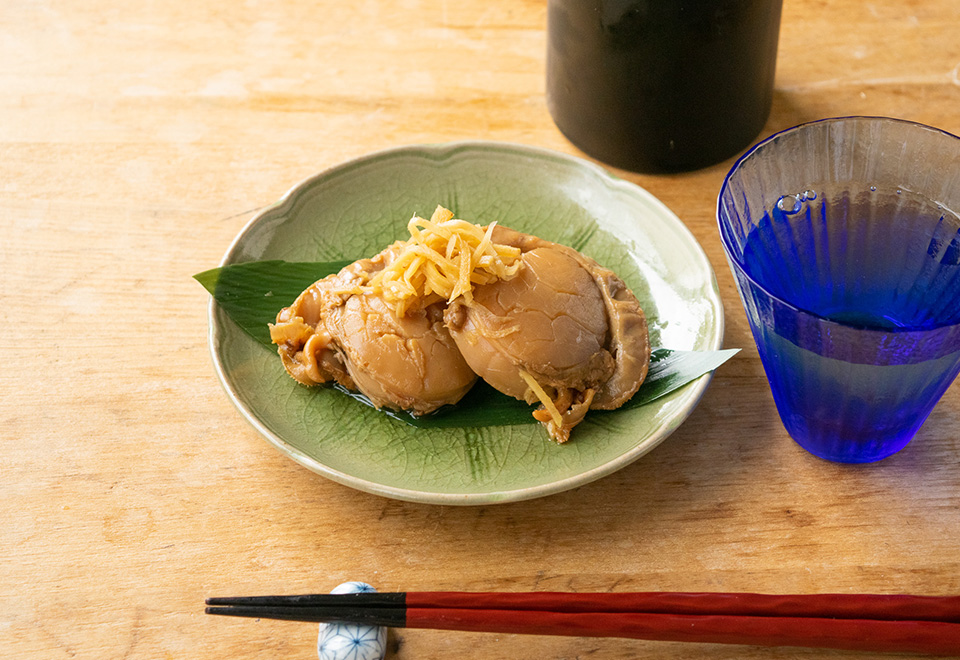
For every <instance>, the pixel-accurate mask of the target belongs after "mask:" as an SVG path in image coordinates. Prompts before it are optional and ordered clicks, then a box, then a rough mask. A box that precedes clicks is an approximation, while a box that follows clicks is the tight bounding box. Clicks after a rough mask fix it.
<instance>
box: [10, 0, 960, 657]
mask: <svg viewBox="0 0 960 660" xmlns="http://www.w3.org/2000/svg"><path fill="white" fill-rule="evenodd" d="M545 5H546V3H545V2H544V1H543V0H525V1H520V2H518V1H517V0H489V1H487V2H471V3H456V2H446V1H442V0H405V1H403V2H388V1H386V0H369V1H367V2H362V3H344V2H327V1H321V2H306V1H303V0H289V1H287V2H277V1H271V0H247V1H246V2H235V1H233V0H204V1H202V2H198V1H195V0H194V1H186V0H167V1H164V2H111V1H109V0H91V1H89V2H66V1H63V0H47V1H41V0H6V1H5V2H3V3H0V90H2V93H0V221H2V227H3V235H2V240H0V275H2V282H3V291H2V307H0V318H2V322H3V329H2V337H3V339H2V341H0V364H2V372H0V373H2V380H0V387H2V390H0V420H2V429H3V438H2V448H0V470H2V472H0V475H2V476H0V501H2V502H3V506H2V509H0V529H2V537H0V539H2V540H0V544H2V546H0V547H2V557H3V558H2V561H0V585H2V587H0V640H2V641H0V649H2V655H3V656H4V657H10V658H37V659H39V658H44V659H55V658H91V659H96V660H103V659H118V660H119V659H120V658H125V659H135V658H144V659H150V660H158V659H165V658H191V659H196V658H224V659H227V658H229V659H231V660H236V659H238V658H265V659H266V658H270V659H271V660H273V659H276V658H312V657H316V650H315V643H316V629H315V626H314V625H312V624H296V623H285V622H270V621H255V620H247V621H237V620H227V619H221V618H214V617H210V616H206V615H204V614H203V613H202V605H203V599H204V597H205V596H208V595H211V594H221V595H223V594H242V593H247V594H253V593H262V592H271V591H280V592H291V593H295V592H303V591H326V590H329V589H331V588H333V587H334V586H335V585H336V584H338V583H339V582H341V581H344V580H346V579H351V578H355V579H362V580H366V581H368V582H371V583H373V584H374V585H376V586H377V587H378V588H379V589H380V590H408V589H409V590H415V589H456V590H601V591H602V590H616V591H628V590H707V591H760V592H771V593H790V592H885V593H893V592H912V593H921V594H948V593H954V594H955V593H960V486H958V483H960V440H958V437H957V435H958V429H960V396H958V394H960V390H958V385H954V386H953V388H952V389H951V390H950V391H948V392H947V395H946V397H945V398H944V400H943V401H942V402H941V403H940V405H939V406H938V407H937V408H936V409H935V411H934V412H933V414H932V416H931V417H930V418H929V420H928V422H927V424H926V425H925V426H924V427H923V429H922V430H921V432H920V434H919V436H918V437H917V438H916V440H915V441H914V442H913V443H912V444H911V445H909V446H908V447H907V449H905V450H904V451H903V452H901V453H900V454H898V455H896V456H894V457H892V458H890V459H888V460H885V461H883V462H881V463H879V464H876V465H872V466H867V467H850V466H841V465H834V464H830V463H826V462H824V461H821V460H818V459H816V458H813V457H812V456H810V455H808V454H806V453H805V452H804V451H802V450H801V449H799V448H798V447H797V446H796V445H795V444H794V443H793V442H792V441H791V440H790V439H789V438H788V436H787V435H786V433H785V432H784V430H783V428H782V426H781V424H780V422H779V420H778V418H777V415H776V412H775V410H774V405H773V401H772V398H771V396H770V391H769V388H768V386H767V383H766V380H765V378H764V375H763V371H762V369H761V366H760V363H759V360H758V358H757V353H756V350H755V348H754V347H753V342H752V339H751V337H750V334H749V330H748V328H747V325H746V320H745V316H744V314H743V311H742V309H741V307H740V303H739V300H738V297H737V293H736V290H735V288H734V283H733V279H732V276H731V275H730V272H729V270H728V268H727V265H726V262H725V260H724V257H723V253H722V250H721V246H720V241H719V239H718V235H717V230H716V224H715V220H714V200H715V196H716V194H717V191H718V189H719V186H720V182H721V180H722V177H723V175H724V174H725V172H726V171H727V169H728V168H729V166H730V164H731V163H730V162H729V161H728V162H726V163H722V164H720V165H717V166H715V167H711V168H709V169H706V170H702V171H699V172H695V173H692V174H685V175H677V176H641V175H636V174H630V173H627V172H617V174H619V175H620V176H623V177H624V178H626V179H629V180H630V181H634V182H636V183H638V184H640V185H641V186H643V187H644V188H646V189H647V190H649V191H650V192H651V193H653V194H654V195H655V196H657V197H658V198H660V199H661V200H663V201H664V202H665V203H666V204H667V205H668V206H670V207H671V208H672V209H673V210H674V211H675V212H676V213H677V215H678V216H679V217H680V218H682V219H683V221H684V222H685V223H686V224H687V225H688V226H689V227H690V229H691V230H692V231H693V233H694V234H695V236H696V237H697V239H698V240H699V241H700V243H701V244H702V245H703V247H704V249H705V250H706V252H707V254H708V255H709V257H710V259H711V261H712V263H713V266H714V268H715V270H716V273H717V278H718V280H719V284H720V289H721V292H722V295H723V299H724V303H725V306H726V328H727V330H726V339H725V344H726V345H727V346H739V347H743V351H742V352H741V353H740V354H739V355H738V356H737V357H735V358H734V359H733V360H732V361H731V362H729V363H728V364H726V365H725V366H724V367H723V368H722V369H721V370H720V371H719V372H718V373H717V375H716V377H715V379H714V381H713V383H712V385H711V387H710V388H709V390H708V391H707V393H706V395H705V397H704V398H703V400H702V402H701V404H700V405H699V407H698V408H697V409H696V411H695V412H694V414H693V415H692V417H691V418H690V419H689V420H688V422H687V423H686V424H684V425H683V426H682V427H681V428H680V429H679V430H678V431H677V432H676V433H675V434H674V435H672V436H671V437H670V438H669V439H668V440H667V441H666V442H665V443H663V444H662V445H660V446H659V447H658V448H657V449H655V450H654V451H653V452H651V453H649V454H647V455H646V456H644V457H643V458H642V459H640V460H639V461H637V462H636V463H634V464H632V465H630V466H629V467H627V468H626V469H624V470H622V471H620V472H618V473H616V474H614V475H612V476H609V477H607V478H604V479H602V480H600V481H597V482H594V483H592V484H589V485H586V486H583V487H581V488H578V489H576V490H574V491H569V492H566V493H562V494H559V495H555V496H552V497H547V498H544V499H539V500H533V501H526V502H519V503H513V504H505V505H497V506H480V507H446V506H444V507H441V506H431V505H422V504H411V503H405V502H400V501H394V500H389V499H383V498H381V497H378V496H374V495H369V494H365V493H362V492H358V491H355V490H352V489H350V488H347V487H345V486H341V485H339V484H336V483H333V482H331V481H328V480H326V479H324V478H322V477H320V476H318V475H316V474H314V473H312V472H310V471H308V470H306V469H304V468H302V467H300V466H299V465H297V464H295V463H294V462H292V461H290V460H289V459H287V458H286V457H284V456H283V455H281V454H280V453H279V452H277V451H276V450H275V449H273V448H272V447H271V446H270V445H269V444H268V443H266V442H264V440H263V439H261V437H260V436H259V435H258V434H257V433H256V432H255V431H254V430H253V429H252V428H251V427H250V426H249V425H248V424H247V422H246V421H244V419H243V418H242V417H241V416H240V415H239V414H238V413H237V411H236V409H235V408H234V407H233V405H232V404H231V403H230V402H229V401H228V400H227V398H226V397H225V396H224V393H223V391H222V388H221V386H220V384H219V383H218V381H217V379H216V377H215V375H214V372H213V368H212V366H211V361H210V357H209V352H208V348H207V318H206V313H207V310H206V307H207V294H206V293H205V292H204V291H203V290H202V289H201V288H200V287H199V285H197V283H196V282H194V281H193V280H192V279H191V275H192V274H194V273H196V272H199V271H201V270H204V269H206V268H208V267H211V266H213V265H216V263H217V262H218V261H219V259H220V258H221V256H222V255H223V253H224V251H225V249H226V247H227V246H228V245H229V243H230V242H231V240H232V239H233V237H234V236H235V235H236V234H237V232H238V231H239V230H240V229H241V228H242V227H243V226H244V225H245V224H246V222H247V221H248V220H249V219H250V217H252V215H253V214H254V213H255V212H256V211H257V210H258V209H261V208H263V207H264V206H266V205H268V204H270V203H272V202H273V201H274V200H276V199H277V198H278V197H279V196H280V195H281V194H282V193H284V192H285V191H286V190H287V189H288V188H289V187H290V186H291V185H292V184H293V183H295V182H297V181H299V180H301V179H303V178H305V177H306V176H308V175H311V174H313V173H315V172H318V171H320V170H321V169H323V168H326V167H328V166H331V165H334V164H336V163H339V162H341V161H343V160H345V159H349V158H351V157H354V156H359V155H361V154H364V153H367V152H370V151H373V150H378V149H381V148H385V147H391V146H395V145H402V144H408V143H420V142H442V141H452V140H460V139H475V138H482V139H491V140H503V141H512V142H519V143H524V144H531V145H538V146H543V147H548V148H552V149H556V150H558V151H562V152H567V153H570V154H579V152H578V151H577V149H576V148H574V147H573V146H571V145H570V144H569V143H568V142H567V141H566V140H565V139H564V138H563V137H562V135H561V134H560V133H559V132H558V130H557V129H556V128H555V126H554V124H553V123H552V121H551V119H550V116H549V115H548V112H547V109H546V103H545V98H544V53H545V48H546V44H545V34H544V28H545V20H546V9H545ZM784 5H785V6H784V16H783V29H782V36H781V42H780V53H779V60H778V70H777V85H776V96H775V100H774V108H773V113H772V115H771V117H770V119H769V121H768V123H767V126H766V128H765V131H764V134H769V133H770V132H772V131H776V130H779V129H782V128H785V127H788V126H791V125H794V124H796V123H799V122H802V121H805V120H811V119H817V118H821V117H825V116H832V115H847V114H875V115H889V116H897V117H903V118H907V119H912V120H917V121H921V122H924V123H928V124H933V125H936V126H939V127H941V128H943V129H946V130H948V131H951V132H954V133H960V65H958V63H960V40H958V39H957V35H958V28H960V5H958V4H957V3H956V1H955V0H928V1H925V2H919V1H915V2H903V1H902V0H876V1H874V2H870V3H826V2H815V1H814V0H785V2H784ZM224 440H226V442H224ZM224 448H226V451H225V450H224ZM389 657H391V658H406V659H411V660H414V659H415V660H425V659H428V658H438V659H439V658H476V659H480V658H558V659H561V658H563V659H566V658H579V657H590V658H694V657H696V658H715V659H720V658H723V659H726V658H730V659H732V658H738V659H739V658H783V657H794V658H824V657H837V658H845V659H847V658H849V659H851V660H852V659H853V658H866V657H868V656H867V655H860V654H856V653H840V652H837V653H830V652H822V651H804V650H796V649H789V650H788V649H779V650H769V649H761V648H754V647H738V646H719V645H680V644H676V643H666V642H664V643H654V642H638V641H630V640H618V639H600V640H597V639H585V638H561V637H556V638H551V637H526V636H511V635H499V634H474V633H443V632H431V631H414V630H394V631H392V632H391V636H390V655H389Z"/></svg>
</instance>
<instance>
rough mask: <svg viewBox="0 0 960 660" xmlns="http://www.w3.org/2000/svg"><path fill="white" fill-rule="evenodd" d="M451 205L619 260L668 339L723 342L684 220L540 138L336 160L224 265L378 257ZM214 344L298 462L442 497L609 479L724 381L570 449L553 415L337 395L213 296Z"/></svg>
mask: <svg viewBox="0 0 960 660" xmlns="http://www.w3.org/2000/svg"><path fill="white" fill-rule="evenodd" d="M437 204H442V205H443V206H445V207H447V208H449V209H451V210H453V211H454V213H455V214H456V216H457V217H459V218H463V219H465V220H468V221H470V222H475V223H479V224H486V223H488V222H492V221H496V222H498V223H500V224H502V225H506V226H508V227H512V228H514V229H518V230H520V231H524V232H528V233H531V234H535V235H537V236H540V237H542V238H545V239H548V240H552V241H556V242H558V243H563V244H566V245H570V246H572V247H575V248H576V249H578V250H580V251H582V252H583V253H584V254H587V255H589V256H591V257H593V258H594V259H596V260H597V261H598V262H599V263H601V264H602V265H604V266H606V267H608V268H611V269H612V270H614V271H615V272H617V273H618V274H619V275H620V276H621V277H622V278H623V279H624V281H626V283H627V284H628V285H629V286H630V288H631V289H632V290H633V292H634V293H635V294H636V296H637V298H638V299H639V300H640V303H641V304H642V306H643V308H644V310H645V312H646V314H647V316H648V320H649V323H650V334H651V341H652V343H653V345H654V346H663V347H666V348H673V349H678V350H716V349H719V348H720V344H721V340H722V336H723V308H722V304H721V302H720V296H719V292H718V290H717V284H716V280H715V277H714V273H713V269H712V268H711V266H710V263H709V261H708V260H707V258H706V255H705V254H704V253H703V250H702V249H701V247H700V246H699V245H698V244H697V242H696V240H695V239H694V237H693V236H692V234H690V232H689V231H688V230H687V228H686V227H685V226H684V225H683V223H682V222H681V221H680V220H679V219H678V218H677V217H676V216H675V215H674V214H673V213H672V212H671V211H670V210H669V209H668V208H667V207H666V206H664V205H663V204H662V203H661V202H659V201H658V200H657V199H656V198H654V197H653V196H652V195H650V194H649V193H648V192H646V191H645V190H643V189H642V188H640V187H638V186H636V185H634V184H631V183H629V182H626V181H623V180H620V179H617V178H616V177H613V176H612V175H610V174H609V173H608V172H606V171H605V170H603V169H602V168H599V167H597V166H595V165H593V164H591V163H588V162H586V161H583V160H580V159H577V158H573V157H570V156H566V155H563V154H559V153H556V152H552V151H548V150H544V149H540V148H535V147H528V146H522V145H516V144H505V143H492V142H461V143H453V144H442V145H418V146H410V147H401V148H395V149H390V150H385V151H381V152H377V153H374V154H370V155H368V156H364V157H361V158H358V159H356V160H353V161H350V162H347V163H344V164H342V165H339V166H336V167H334V168H331V169H329V170H327V171H325V172H322V173H320V174H318V175H316V176H314V177H311V178H309V179H307V180H305V181H303V182H302V183H300V184H298V185H296V186H295V187H294V188H293V189H291V190H290V192H288V193H287V195H285V196H284V198H283V199H282V200H281V201H280V202H278V203H277V204H275V205H273V206H271V207H270V208H268V209H266V210H265V211H263V212H262V213H260V214H259V215H257V216H256V217H255V218H253V220H251V221H250V223H249V224H248V225H247V226H246V228H244V230H243V231H242V232H241V233H240V234H239V236H238V237H237V238H236V240H235V241H234V243H233V245H232V246H231V247H230V249H229V250H228V252H227V254H226V256H225V257H224V259H223V262H222V264H221V265H228V264H232V263H239V262H245V261H254V260H263V259H284V260H287V261H333V260H341V259H351V260H352V259H358V258H361V257H365V256H370V255H372V254H375V253H376V252H378V251H380V250H381V249H382V248H383V247H385V246H386V245H388V244H389V243H391V242H393V241H394V240H397V239H401V238H407V237H408V236H409V234H408V233H407V231H406V224H407V221H408V220H409V219H410V217H411V216H412V215H413V214H414V213H416V214H418V215H421V216H426V217H429V216H430V214H431V212H432V211H433V209H434V208H435V207H436V205H437ZM289 302H291V301H283V303H282V304H289ZM210 343H211V351H212V354H213V359H214V363H215V366H216V369H217V373H218V376H219V377H220V380H221V382H222V383H223V385H224V387H225V388H226V391H227V393H228V395H229V396H230V398H231V400H232V401H233V402H234V403H235V404H236V405H237V407H238V408H239V409H240V411H241V412H242V413H243V414H244V416H245V417H246V418H247V419H248V420H249V421H250V422H251V423H252V424H253V425H254V427H255V428H257V430H259V431H260V433H262V434H263V435H264V437H266V439H267V440H269V441H270V442H271V443H272V444H273V445H274V446H276V447H277V448H278V449H280V450H281V451H283V452H284V453H286V454H287V455H288V456H289V457H291V458H292V459H293V460H295V461H297V462H298V463H300V464H302V465H304V466H305V467H307V468H309V469H311V470H313V471H315V472H318V473H320V474H322V475H324V476H326V477H328V478H330V479H333V480H334V481H337V482H340V483H343V484H347V485H349V486H352V487H354V488H357V489H360V490H363V491H367V492H371V493H376V494H379V495H383V496H387V497H392V498H396V499H402V500H410V501H418V502H429V503H435V504H487V503H494V502H504V501H514V500H522V499H529V498H533V497H540V496H544V495H549V494H552V493H557V492H561V491H564V490H567V489H570V488H574V487H576V486H580V485H583V484H585V483H588V482H590V481H593V480H595V479H598V478H600V477H603V476H605V475H608V474H610V473H611V472H614V471H615V470H618V469H620V468H622V467H624V466H625V465H628V464H629V463H631V462H632V461H634V460H636V459H637V458H639V457H640V456H642V455H643V454H645V453H647V452H648V451H650V450H651V449H653V448H654V447H655V446H656V445H657V444H659V443H660V442H661V441H663V440H664V439H665V438H666V437H667V436H669V435H670V434H671V433H672V432H673V431H674V430H675V429H676V428H677V427H678V426H679V425H680V424H681V423H682V422H683V421H684V420H685V419H686V418H687V417H688V416H689V414H690V412H691V411H692V410H693V408H694V407H695V406H696V404H697V402H698V401H699V399H700V397H701V396H702V394H703V392H704V390H705V389H706V387H707V385H708V383H709V380H710V375H709V374H708V375H706V376H703V377H701V378H700V379H698V380H697V381H694V382H693V383H690V384H688V385H686V386H685V387H683V388H682V389H680V390H678V391H677V392H674V393H672V394H670V395H668V396H666V397H664V398H662V399H658V400H656V401H654V402H653V403H651V404H648V405H646V406H642V407H639V408H635V409H631V410H623V411H618V412H616V413H614V414H609V415H603V416H598V417H596V418H591V417H590V416H589V415H588V417H587V419H586V420H585V421H584V422H583V423H582V424H581V425H580V426H578V427H577V429H576V430H575V431H574V433H573V436H572V440H571V441H570V442H569V443H567V444H565V445H557V444H555V443H553V442H550V441H549V440H547V437H546V435H545V433H544V431H543V429H542V428H541V427H540V426H539V425H538V424H526V425H519V426H505V427H486V428H454V429H417V428H414V427H411V426H408V425H406V424H403V423H402V422H398V421H395V420H392V419H389V418H387V417H386V416H385V415H383V414H381V413H378V412H377V411H375V410H373V409H370V408H367V407H365V406H363V405H362V404H359V403H357V402H356V401H353V400H352V399H350V398H349V397H347V396H345V395H343V394H341V393H339V392H337V391H335V390H332V389H327V388H312V389H311V388H306V387H303V386H300V385H297V384H296V383H295V382H294V381H293V380H292V379H291V378H290V377H289V376H287V374H286V372H285V371H284V370H283V367H282V366H281V364H280V360H279V358H278V357H277V355H276V354H275V353H273V352H271V351H268V350H266V349H265V348H264V347H263V346H262V345H261V344H258V343H257V342H256V341H254V340H253V339H251V338H250V337H249V336H248V335H247V334H245V333H244V332H243V331H242V330H240V328H239V327H238V326H236V324H234V322H233V321H232V320H231V319H230V318H229V317H228V316H227V315H226V314H225V313H224V312H223V311H222V310H221V309H220V308H219V307H218V306H217V305H216V303H214V302H211V305H210Z"/></svg>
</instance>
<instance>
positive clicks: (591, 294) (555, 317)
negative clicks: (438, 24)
mask: <svg viewBox="0 0 960 660" xmlns="http://www.w3.org/2000/svg"><path fill="white" fill-rule="evenodd" d="M493 240H494V241H495V242H497V243H499V244H505V245H510V246H515V247H518V248H520V250H521V262H522V267H521V268H520V269H519V270H518V273H517V275H516V276H515V277H513V278H511V279H505V280H499V281H497V282H494V283H491V284H484V285H481V286H477V287H474V289H473V292H472V293H473V295H472V300H469V301H468V300H465V299H457V300H454V301H453V302H451V303H450V304H449V305H448V308H447V311H446V313H445V315H444V319H445V322H446V325H447V328H448V329H449V330H450V334H451V335H452V336H453V339H454V341H455V342H456V345H457V347H458V348H459V349H460V352H461V354H462V355H463V357H464V358H465V359H466V361H467V363H468V364H469V365H470V368H471V369H473V371H475V372H476V373H477V374H479V375H480V377H481V378H483V379H484V380H485V381H487V382H488V383H489V384H490V385H492V386H493V387H494V388H496V389H497V390H499V391H501V392H503V393H504V394H507V395H509V396H512V397H514V398H517V399H522V400H524V401H526V402H527V403H531V404H533V403H536V402H538V401H539V402H540V403H542V404H543V407H542V408H541V409H539V410H538V411H537V412H536V413H534V416H535V417H536V418H537V419H538V420H539V421H541V422H542V423H543V424H544V426H545V427H546V429H547V431H548V433H549V434H550V436H551V437H552V438H553V439H554V440H557V441H558V442H565V441H566V440H567V439H569V436H570V430H571V429H572V428H573V427H574V426H576V425H577V424H578V423H579V422H580V421H581V420H582V419H583V416H584V415H585V414H586V412H587V410H589V409H591V408H594V409H608V410H609V409H614V408H618V407H620V406H621V405H623V404H624V403H625V402H626V401H627V400H629V399H630V397H632V396H633V395H634V394H635V393H636V391H637V389H639V387H640V384H641V383H642V382H643V380H644V378H645V377H646V374H647V368H648V365H649V360H650V343H649V339H648V333H647V323H646V318H645V317H644V314H643V310H642V309H641V308H640V304H639V303H638V302H637V300H636V298H635V297H634V295H633V294H632V293H631V292H630V290H629V289H628V288H627V287H626V285H625V284H624V283H623V281H622V280H621V279H620V278H619V277H617V276H616V275H615V274H614V273H613V272H612V271H610V270H608V269H606V268H603V267H602V266H600V265H599V264H597V263H596V262H595V261H593V260H592V259H590V258H588V257H586V256H584V255H582V254H580V253H579V252H577V251H576V250H574V249H572V248H569V247H566V246H563V245H559V244H557V243H551V242H549V241H545V240H543V239H540V238H537V237H535V236H530V235H528V234H522V233H520V232H516V231H513V230H511V229H508V228H505V227H496V228H495V230H494V232H493Z"/></svg>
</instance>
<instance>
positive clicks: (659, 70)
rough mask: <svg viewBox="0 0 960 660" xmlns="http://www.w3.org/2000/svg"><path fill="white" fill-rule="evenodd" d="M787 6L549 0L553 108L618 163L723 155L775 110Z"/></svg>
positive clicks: (675, 165)
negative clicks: (782, 19) (772, 107)
mask: <svg viewBox="0 0 960 660" xmlns="http://www.w3.org/2000/svg"><path fill="white" fill-rule="evenodd" d="M780 10H781V0H549V5H548V14H547V32H548V45H547V100H548V104H549V108H550V113H551V114H552V115H553V119H554V121H555V122H556V124H557V126H558V127H559V129H560V130H561V131H562V132H563V133H564V135H566V136H567V138H568V139H569V140H570V141H571V142H573V143H574V144H575V145H576V146H577V147H579V148H580V149H582V150H583V151H584V152H586V153H587V154H589V155H590V156H593V157H595V158H597V159H599V160H601V161H603V162H605V163H607V164H609V165H613V166H615V167H620V168H623V169H627V170H632V171H636V172H682V171H689V170H694V169H699V168H701V167H706V166H708V165H713V164H715V163H719V162H720V161H723V160H725V159H726V158H729V157H730V156H733V155H734V154H736V153H737V152H738V151H740V150H741V149H743V148H745V147H746V146H747V145H749V144H750V142H751V141H752V140H753V139H754V138H755V137H756V136H757V135H758V134H759V133H760V131H761V129H762V128H763V125H764V123H765V122H766V120H767V116H768V115H769V113H770V104H771V99H772V94H773V78H774V71H775V68H776V57H777V39H778V36H779V30H780Z"/></svg>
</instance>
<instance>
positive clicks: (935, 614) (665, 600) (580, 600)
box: [383, 591, 960, 623]
mask: <svg viewBox="0 0 960 660" xmlns="http://www.w3.org/2000/svg"><path fill="white" fill-rule="evenodd" d="M383 595H384V596H386V595H387V594H383ZM404 602H405V604H406V606H407V607H424V608H428V607H447V608H460V609H484V610H540V611H550V612H650V613H654V612H659V613H664V614H709V615H714V614H729V615H742V616H789V617H823V618H843V619H887V620H898V619H907V620H917V621H946V622H954V623H960V596H908V595H883V594H794V595H774V594H754V593H714V592H663V591H659V592H658V591H652V592H642V591H641V592H625V593H589V592H588V593H569V592H550V591H543V592H516V593H513V592H469V591H409V592H406V599H405V601H404Z"/></svg>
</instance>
